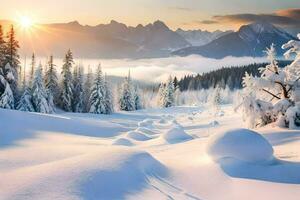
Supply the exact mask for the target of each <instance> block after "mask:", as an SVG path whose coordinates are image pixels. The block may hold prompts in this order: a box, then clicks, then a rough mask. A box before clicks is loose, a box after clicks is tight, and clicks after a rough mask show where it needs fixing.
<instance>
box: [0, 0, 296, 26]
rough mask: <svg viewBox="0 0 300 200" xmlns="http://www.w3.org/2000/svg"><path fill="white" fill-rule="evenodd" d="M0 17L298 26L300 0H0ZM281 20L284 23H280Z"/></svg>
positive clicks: (92, 22) (41, 20)
mask: <svg viewBox="0 0 300 200" xmlns="http://www.w3.org/2000/svg"><path fill="white" fill-rule="evenodd" d="M0 3H1V5H5V9H1V13H0V19H8V20H15V19H16V16H18V15H29V16H31V17H32V18H34V20H35V22H36V23H57V22H69V21H74V20H77V21H79V22H80V23H81V24H88V25H97V24H100V23H108V22H110V21H111V20H116V21H119V22H123V23H125V24H127V25H131V26H136V25H137V24H147V23H150V22H153V21H155V20H157V19H159V20H162V21H164V22H165V23H166V24H167V25H168V26H169V27H170V28H172V29H176V28H179V27H181V28H183V29H205V30H210V31H212V30H216V29H220V30H229V29H237V28H238V27H239V26H240V25H241V24H243V23H247V22H251V21H253V20H254V19H257V18H259V19H261V18H263V19H267V20H271V22H273V21H275V22H276V23H284V24H285V25H286V24H288V26H298V27H299V25H300V24H299V20H300V9H299V8H300V2H299V0H251V1H250V0H249V1H246V0H126V1H124V0H108V1H107V0H84V1H83V0H60V1H56V0H10V1H8V0H0ZM282 21H283V22H282Z"/></svg>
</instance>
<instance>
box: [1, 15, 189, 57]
mask: <svg viewBox="0 0 300 200" xmlns="http://www.w3.org/2000/svg"><path fill="white" fill-rule="evenodd" d="M0 23H1V22H0ZM5 23H7V22H5ZM16 27H17V26H16ZM30 32H31V33H30V34H28V32H26V33H24V31H22V30H17V37H18V40H19V41H20V46H21V53H24V54H25V53H26V54H27V55H29V54H31V53H32V52H33V51H34V52H36V54H38V55H39V56H47V55H49V54H54V55H55V56H56V57H62V56H63V55H64V53H65V52H66V51H67V50H68V49H69V48H70V49H72V51H73V52H74V55H75V56H76V57H82V58H149V57H165V56H169V55H170V52H172V51H174V50H178V49H181V48H184V47H188V46H191V44H190V43H189V42H188V41H186V40H185V39H184V38H183V37H182V36H180V35H179V34H178V33H176V32H174V31H172V30H170V29H169V28H168V27H167V26H166V25H165V24H164V23H163V22H162V21H156V22H154V23H150V24H148V25H146V26H143V25H138V26H136V27H131V26H127V25H125V24H122V23H119V22H116V21H114V20H112V21H111V22H110V23H109V24H99V25H96V26H88V25H85V26H84V25H81V24H79V23H78V22H77V21H73V22H69V23H55V24H39V25H36V26H35V27H33V28H32V30H31V31H30Z"/></svg>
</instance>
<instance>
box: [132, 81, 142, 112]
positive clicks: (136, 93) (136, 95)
mask: <svg viewBox="0 0 300 200" xmlns="http://www.w3.org/2000/svg"><path fill="white" fill-rule="evenodd" d="M133 99H134V106H135V110H140V109H142V102H141V97H140V92H139V88H138V87H137V86H135V87H134V91H133Z"/></svg>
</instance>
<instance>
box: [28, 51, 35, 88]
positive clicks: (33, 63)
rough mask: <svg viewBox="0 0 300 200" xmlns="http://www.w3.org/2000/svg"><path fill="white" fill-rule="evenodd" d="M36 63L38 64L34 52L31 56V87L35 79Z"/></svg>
mask: <svg viewBox="0 0 300 200" xmlns="http://www.w3.org/2000/svg"><path fill="white" fill-rule="evenodd" d="M35 65H36V61H35V55H34V53H33V54H32V56H31V63H30V71H29V87H31V86H32V81H33V79H34V71H35Z"/></svg>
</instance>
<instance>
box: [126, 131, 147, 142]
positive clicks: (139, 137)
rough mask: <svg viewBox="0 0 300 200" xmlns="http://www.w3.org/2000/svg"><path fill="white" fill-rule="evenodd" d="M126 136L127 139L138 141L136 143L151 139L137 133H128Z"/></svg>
mask: <svg viewBox="0 0 300 200" xmlns="http://www.w3.org/2000/svg"><path fill="white" fill-rule="evenodd" d="M126 136H127V137H128V138H131V139H134V140H138V141H146V140H150V139H151V138H150V137H148V136H147V135H145V134H143V133H141V132H139V131H129V132H128V133H127V135H126Z"/></svg>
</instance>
